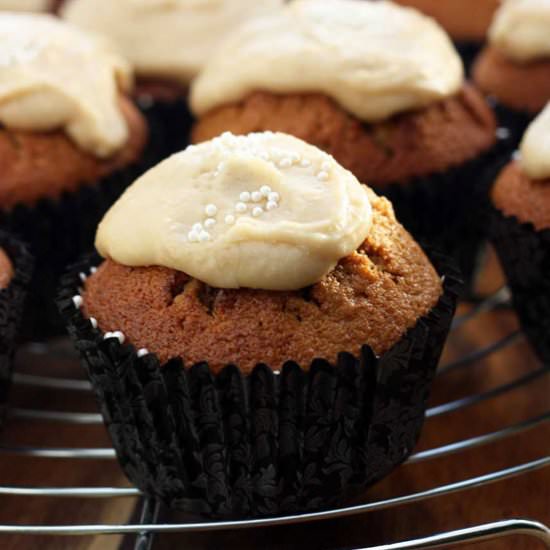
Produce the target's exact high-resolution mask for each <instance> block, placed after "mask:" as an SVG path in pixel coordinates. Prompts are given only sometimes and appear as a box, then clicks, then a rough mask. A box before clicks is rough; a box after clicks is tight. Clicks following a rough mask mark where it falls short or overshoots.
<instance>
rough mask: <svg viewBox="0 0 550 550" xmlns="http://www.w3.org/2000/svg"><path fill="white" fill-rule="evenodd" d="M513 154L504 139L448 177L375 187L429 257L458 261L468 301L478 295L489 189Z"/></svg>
mask: <svg viewBox="0 0 550 550" xmlns="http://www.w3.org/2000/svg"><path fill="white" fill-rule="evenodd" d="M510 153H511V148H510V146H509V142H508V137H507V136H504V137H501V138H499V139H498V141H497V144H496V145H495V146H494V147H493V148H492V149H491V150H490V151H488V152H486V153H485V154H483V155H481V156H480V157H477V158H475V159H473V160H471V161H469V162H467V163H465V164H463V165H461V166H457V167H454V168H451V169H449V170H447V171H446V172H443V173H438V174H433V175H431V176H426V177H421V178H416V179H414V180H412V181H409V182H407V183H403V184H401V183H394V184H390V185H384V186H379V187H375V191H376V192H377V193H379V194H381V195H384V196H386V197H388V198H389V199H390V200H391V202H392V203H393V206H394V209H395V213H396V217H397V219H398V220H399V221H400V222H401V223H402V224H403V225H404V226H405V228H406V229H407V230H408V231H409V232H410V233H412V235H413V236H414V237H415V239H416V240H417V241H418V242H419V243H420V244H421V245H422V246H423V247H424V248H425V249H426V250H427V251H428V254H429V253H430V251H434V250H437V251H438V252H440V253H441V252H442V253H444V254H446V255H448V256H450V257H452V258H454V260H455V261H456V262H457V264H458V266H459V268H460V271H461V275H462V279H463V281H464V289H463V291H462V292H463V294H464V295H466V296H467V295H469V294H470V293H471V292H472V289H473V286H474V279H475V275H476V271H477V267H478V260H479V256H480V253H481V250H482V247H483V244H484V243H485V241H486V237H487V214H486V213H487V200H488V193H489V189H490V187H491V185H492V184H493V182H494V181H495V178H496V176H497V174H498V173H499V172H500V170H501V169H502V168H503V167H504V166H505V165H506V164H507V163H508V162H509V160H510Z"/></svg>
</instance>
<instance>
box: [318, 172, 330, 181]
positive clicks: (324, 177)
mask: <svg viewBox="0 0 550 550" xmlns="http://www.w3.org/2000/svg"><path fill="white" fill-rule="evenodd" d="M317 179H318V180H319V181H327V180H328V174H327V173H326V172H324V171H323V172H319V173H318V174H317Z"/></svg>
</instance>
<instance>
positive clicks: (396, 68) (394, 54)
mask: <svg viewBox="0 0 550 550" xmlns="http://www.w3.org/2000/svg"><path fill="white" fill-rule="evenodd" d="M462 82H463V67H462V62H461V60H460V58H459V56H458V54H457V53H456V51H455V49H454V47H453V45H452V43H451V41H450V39H449V38H448V36H447V35H446V34H445V32H444V31H443V30H442V29H441V28H440V27H439V26H438V25H437V23H435V21H434V20H433V19H430V18H428V17H425V16H424V15H422V14H420V13H419V12H417V11H416V10H413V9H410V8H403V7H400V6H396V5H395V4H393V3H391V2H359V1H357V0H323V1H322V2H320V1H318V0H294V1H293V2H291V3H289V4H287V5H286V6H285V7H284V8H283V9H281V10H278V11H277V12H274V13H273V14H271V15H269V16H265V17H262V18H258V19H255V20H254V21H250V22H248V23H247V24H245V25H243V26H242V27H241V28H240V29H239V30H237V31H235V32H234V33H233V34H232V35H231V36H230V37H229V38H228V39H227V40H226V41H225V42H224V43H223V44H222V45H221V47H220V48H219V50H218V51H217V53H216V54H215V55H213V56H212V58H211V60H210V61H209V62H208V63H207V65H206V67H205V69H204V71H203V72H202V73H201V74H200V75H199V77H198V78H197V80H196V81H195V82H194V84H193V87H192V94H191V105H192V108H193V110H194V111H195V113H196V114H197V115H202V114H204V113H206V112H208V111H210V110H211V109H213V108H215V107H219V106H220V105H224V104H227V103H231V102H236V101H239V100H242V99H243V98H244V97H246V96H247V95H248V94H250V93H251V92H253V91H256V90H268V91H271V92H273V93H303V92H313V91H316V92H322V93H325V94H326V95H328V96H329V97H331V98H333V99H334V100H335V101H336V102H338V103H339V104H340V105H341V106H342V107H343V108H344V109H346V110H347V111H349V112H350V113H353V114H354V115H355V116H356V117H358V118H359V119H361V120H364V121H367V122H375V121H379V120H383V119H385V118H389V117H391V116H392V115H394V114H396V113H400V112H402V111H407V110H410V109H415V108H420V107H423V106H426V105H428V104H430V103H432V102H435V101H439V100H442V99H444V98H446V97H448V96H451V95H454V94H455V93H456V92H457V91H458V90H459V88H460V87H461V86H462Z"/></svg>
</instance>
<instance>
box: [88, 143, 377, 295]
mask: <svg viewBox="0 0 550 550" xmlns="http://www.w3.org/2000/svg"><path fill="white" fill-rule="evenodd" d="M145 212H146V213H147V215H146V216H144V215H143V214H144V213H145ZM371 217H372V216H371V205H370V202H369V198H368V193H367V188H366V187H365V186H362V185H361V184H360V183H359V182H358V180H357V179H356V178H355V177H354V176H353V175H352V174H351V172H348V171H347V170H345V169H344V168H342V167H341V166H340V165H339V164H338V163H337V162H336V161H335V160H334V159H333V158H332V157H331V156H330V155H327V154H326V153H324V152H322V151H320V150H319V149H317V148H315V147H313V146H311V145H308V144H306V143H305V142H303V141H301V140H299V139H297V138H294V137H292V136H289V135H286V134H278V133H277V134H274V133H271V132H266V133H262V134H250V135H248V136H239V137H237V136H234V135H232V134H229V133H226V134H224V135H222V136H221V137H218V138H216V139H214V140H212V141H209V142H205V143H202V144H200V145H197V146H191V147H189V148H187V149H186V150H185V151H183V152H181V153H178V154H176V155H173V156H172V157H170V158H169V159H167V160H165V161H164V162H162V163H161V164H159V165H158V166H157V167H155V168H154V169H152V170H150V171H149V172H148V173H147V174H145V175H144V176H143V177H141V178H140V179H139V180H137V181H136V182H135V183H134V184H133V185H132V186H131V187H130V188H129V189H128V190H127V191H126V192H125V193H124V195H123V196H122V197H121V198H120V200H119V201H118V202H117V203H116V204H115V205H114V206H113V207H112V208H111V210H110V211H109V212H108V213H107V215H106V216H105V218H104V219H103V221H102V222H101V224H100V226H99V229H98V232H97V238H96V247H97V249H98V251H99V252H100V254H102V255H103V256H104V257H107V258H111V259H113V260H115V261H116V262H117V263H120V264H123V265H127V266H147V265H160V266H164V267H167V268H171V269H175V270H178V271H181V272H184V273H187V274H188V275H190V276H192V277H195V278H197V279H199V280H201V281H203V282H205V283H207V284H209V285H210V286H214V287H219V288H243V287H246V288H260V289H264V290H296V289H300V288H303V287H306V286H308V285H311V284H314V283H316V282H317V281H319V280H320V279H321V278H322V277H323V276H325V275H326V274H327V273H329V272H330V271H331V270H332V269H333V268H334V267H335V266H336V264H337V263H338V261H339V260H340V259H341V258H343V257H345V256H347V255H349V254H351V253H353V252H354V251H355V250H356V249H357V247H358V246H359V245H360V244H361V243H362V242H363V241H364V240H365V237H366V236H367V234H368V232H369V230H370V226H371ZM130 220H131V223H128V222H129V221H130Z"/></svg>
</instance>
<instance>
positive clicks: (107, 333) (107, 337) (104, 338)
mask: <svg viewBox="0 0 550 550" xmlns="http://www.w3.org/2000/svg"><path fill="white" fill-rule="evenodd" d="M112 337H113V333H112V332H106V333H105V334H104V335H103V340H108V339H109V338H112Z"/></svg>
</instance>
